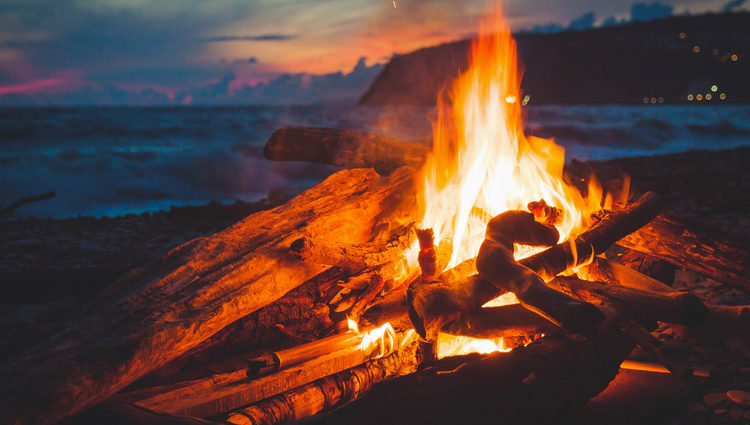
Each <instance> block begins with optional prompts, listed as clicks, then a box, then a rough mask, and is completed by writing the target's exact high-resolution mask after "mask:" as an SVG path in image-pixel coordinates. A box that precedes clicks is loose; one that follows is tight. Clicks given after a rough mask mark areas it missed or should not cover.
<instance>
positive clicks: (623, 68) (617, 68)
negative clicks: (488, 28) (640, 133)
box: [360, 12, 750, 105]
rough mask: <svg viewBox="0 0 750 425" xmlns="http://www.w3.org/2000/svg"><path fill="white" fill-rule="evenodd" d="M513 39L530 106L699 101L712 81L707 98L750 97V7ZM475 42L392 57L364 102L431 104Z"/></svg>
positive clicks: (738, 99) (742, 100) (744, 100)
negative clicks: (698, 97)
mask: <svg viewBox="0 0 750 425" xmlns="http://www.w3.org/2000/svg"><path fill="white" fill-rule="evenodd" d="M516 39H517V42H518V50H519V57H520V60H521V63H522V66H523V68H524V69H525V72H524V76H523V81H522V83H521V85H522V88H523V91H524V93H525V94H528V95H530V96H531V97H530V99H531V103H532V104H603V103H609V104H637V103H642V102H643V101H644V98H646V99H647V100H648V101H649V102H650V100H651V98H654V100H655V101H656V102H657V103H662V101H663V103H672V104H676V103H688V102H692V103H696V102H698V101H697V99H696V96H697V94H699V93H700V94H702V95H703V96H705V94H706V93H712V92H711V86H713V85H716V86H717V91H716V92H713V94H712V96H711V100H710V103H722V102H723V103H747V102H750V82H749V81H748V76H750V13H747V12H743V13H725V14H709V15H702V16H672V17H669V18H665V19H660V20H654V21H649V22H632V23H628V24H623V25H617V26H610V27H604V28H594V29H590V30H585V31H565V32H560V33H554V34H529V33H524V34H518V35H516ZM470 44H471V40H462V41H457V42H453V43H448V44H442V45H440V46H435V47H429V48H424V49H420V50H417V51H415V52H412V53H409V54H405V55H399V56H396V57H394V58H393V59H392V60H391V61H390V63H388V64H387V65H386V67H385V68H384V69H383V71H381V73H380V74H379V75H378V77H377V78H376V79H375V81H374V82H373V83H372V85H371V86H370V88H369V90H368V91H367V92H366V93H365V94H364V95H363V96H362V98H361V100H360V103H361V104H365V105H398V104H411V105H429V104H433V103H434V102H435V99H436V98H437V95H438V93H439V92H440V90H441V88H443V87H445V86H446V85H447V83H448V82H450V81H451V80H452V79H454V78H455V77H456V76H457V75H458V73H459V72H460V71H462V70H465V69H466V67H467V66H468V52H469V47H470ZM721 93H725V100H722V99H720V98H719V95H720V94H721ZM690 94H693V97H692V100H689V99H688V95H690ZM660 98H661V99H660ZM662 99H663V100H662ZM701 102H702V103H706V100H705V99H703V100H702V101H701Z"/></svg>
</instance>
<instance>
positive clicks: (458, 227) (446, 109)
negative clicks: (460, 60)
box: [421, 10, 599, 267]
mask: <svg viewBox="0 0 750 425" xmlns="http://www.w3.org/2000/svg"><path fill="white" fill-rule="evenodd" d="M471 59H472V60H471V66H470V67H469V69H468V70H467V71H466V72H465V73H463V74H462V75H461V76H460V77H459V78H458V79H457V80H456V81H455V84H454V86H453V88H452V92H451V93H449V95H450V97H451V99H450V102H447V101H446V100H444V99H442V98H441V99H439V103H438V118H437V122H436V123H435V126H434V134H433V152H432V154H431V155H430V157H429V158H428V160H427V163H426V164H425V167H424V191H423V198H422V202H423V208H424V211H425V215H424V218H423V220H422V223H421V225H422V226H423V227H429V228H432V229H433V230H434V231H435V237H436V240H435V242H436V244H440V242H441V241H445V240H451V241H452V246H453V248H452V249H453V252H452V255H451V260H450V263H449V264H448V267H451V266H454V265H456V264H458V263H459V262H461V261H463V260H466V259H468V258H471V257H474V256H476V253H477V251H478V250H479V245H480V244H481V243H482V240H483V239H484V231H485V227H486V225H487V221H488V220H489V218H491V217H493V216H495V215H497V214H500V213H502V212H504V211H507V210H511V209H526V205H527V204H528V203H529V202H532V201H538V200H539V199H544V200H545V201H546V202H547V203H548V204H549V205H554V206H555V207H558V208H560V209H562V210H563V211H564V217H563V220H562V222H561V223H560V224H559V225H558V230H559V231H560V236H561V239H563V240H564V239H566V238H568V237H570V236H571V235H574V234H575V233H576V232H580V230H581V229H582V228H583V225H584V224H585V223H583V221H584V220H583V219H584V217H586V216H587V214H585V213H586V212H587V211H591V210H597V209H598V208H599V199H597V200H596V201H595V202H594V203H593V205H591V203H588V202H587V201H586V199H584V198H583V197H582V196H581V194H580V192H578V190H576V189H575V188H574V187H570V186H568V185H567V184H566V183H565V182H564V181H563V164H564V162H565V153H564V150H563V148H562V147H561V146H558V145H557V144H555V143H554V142H553V141H552V140H548V139H542V138H538V137H533V136H526V135H524V133H523V119H522V112H521V105H520V102H519V101H518V99H520V98H521V97H522V96H521V87H520V80H521V74H520V72H519V68H518V63H517V56H516V45H515V41H514V40H513V38H512V37H511V35H510V31H509V29H508V27H507V25H506V23H505V20H504V18H503V16H502V14H501V13H500V11H499V10H495V11H494V12H493V13H491V14H490V15H489V16H488V17H487V18H485V19H483V21H482V23H481V25H480V35H479V37H478V38H477V39H476V40H475V42H474V43H473V46H472V58H471ZM530 253H531V252H530V251H528V250H525V251H522V252H521V253H520V255H522V256H526V255H529V254H530Z"/></svg>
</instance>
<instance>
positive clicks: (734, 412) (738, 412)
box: [729, 409, 745, 421]
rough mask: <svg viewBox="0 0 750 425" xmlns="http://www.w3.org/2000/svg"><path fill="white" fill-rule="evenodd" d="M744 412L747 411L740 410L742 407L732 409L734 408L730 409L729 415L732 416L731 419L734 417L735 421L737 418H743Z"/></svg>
mask: <svg viewBox="0 0 750 425" xmlns="http://www.w3.org/2000/svg"><path fill="white" fill-rule="evenodd" d="M744 414H745V412H743V411H742V410H740V409H732V410H730V411H729V417H730V418H731V419H732V420H733V421H736V420H737V419H739V418H741V417H742V415H744Z"/></svg>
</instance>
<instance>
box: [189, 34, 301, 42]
mask: <svg viewBox="0 0 750 425" xmlns="http://www.w3.org/2000/svg"><path fill="white" fill-rule="evenodd" d="M296 37H297V36H296V35H287V34H261V35H222V36H215V37H203V38H202V40H203V41H205V42H207V43H215V42H221V41H287V40H291V39H294V38H296Z"/></svg>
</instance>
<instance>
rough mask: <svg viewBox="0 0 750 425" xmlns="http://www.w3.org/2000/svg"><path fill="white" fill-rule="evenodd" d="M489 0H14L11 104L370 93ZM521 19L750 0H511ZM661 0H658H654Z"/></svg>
mask: <svg viewBox="0 0 750 425" xmlns="http://www.w3.org/2000/svg"><path fill="white" fill-rule="evenodd" d="M487 4H488V3H487V0H452V1H449V0H387V1H386V0H307V1H303V0H211V1H207V0H169V1H166V0H151V1H149V0H54V1H50V0H0V104H3V103H6V104H7V103H19V102H20V103H24V102H28V103H41V104H49V103H63V104H65V103H183V104H186V103H197V102H208V103H210V102H211V101H212V100H216V99H223V100H225V101H226V100H227V99H232V98H240V96H239V95H240V94H241V95H242V98H243V99H245V100H247V101H250V102H255V103H276V102H281V103H283V102H304V101H306V100H311V99H314V98H315V96H318V97H319V96H321V95H323V94H327V96H328V98H330V99H329V100H343V99H347V98H350V97H352V96H354V95H355V92H357V93H359V92H361V90H362V87H363V86H364V87H365V88H366V86H367V84H369V82H370V81H372V79H373V78H374V77H375V76H376V75H377V73H378V72H379V71H380V69H381V68H382V65H383V64H384V63H387V61H388V59H389V58H390V57H392V56H393V55H394V54H399V53H408V52H410V51H413V50H416V49H418V48H421V47H425V46H430V45H435V44H440V43H443V42H448V41H453V40H457V39H462V38H466V37H468V36H470V35H471V34H473V32H474V31H475V29H476V25H477V21H478V19H479V17H480V16H481V14H482V13H483V11H484V10H485V8H486V6H487ZM502 5H503V9H504V10H505V12H506V15H507V17H508V19H509V22H510V25H511V28H512V29H513V30H514V31H522V30H535V31H556V30H560V29H563V28H568V27H570V28H578V29H580V28H585V27H590V26H593V25H601V24H602V23H605V22H606V23H608V24H612V23H617V22H623V21H627V20H630V19H633V18H637V17H636V15H637V14H638V13H641V14H642V15H643V18H644V19H648V17H649V14H651V13H652V12H653V13H657V14H659V13H664V11H667V12H668V13H674V14H682V13H685V12H686V11H689V12H690V13H693V14H695V13H703V12H706V11H720V10H722V9H724V8H729V9H733V10H737V9H745V10H746V9H747V8H748V5H747V4H746V2H745V1H744V0H731V1H729V2H727V0H720V1H714V0H660V3H658V4H656V5H654V4H652V3H644V4H642V5H641V6H642V7H641V9H639V10H640V11H638V10H636V8H635V7H634V6H633V2H632V1H620V0H568V1H563V0H506V1H504V2H502ZM652 6H653V8H652Z"/></svg>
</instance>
